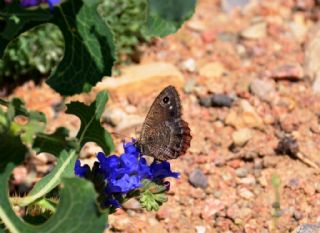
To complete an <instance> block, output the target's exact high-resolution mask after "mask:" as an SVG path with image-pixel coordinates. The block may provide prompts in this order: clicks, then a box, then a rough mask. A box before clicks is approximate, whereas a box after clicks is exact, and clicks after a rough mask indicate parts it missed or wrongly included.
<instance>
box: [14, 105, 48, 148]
mask: <svg viewBox="0 0 320 233" xmlns="http://www.w3.org/2000/svg"><path fill="white" fill-rule="evenodd" d="M40 116H43V119H42V121H39V117H40ZM45 121H46V120H45V117H44V114H43V113H39V112H34V111H31V112H30V114H29V119H28V123H27V124H25V125H20V124H18V123H16V122H12V123H11V129H14V130H13V131H14V132H15V134H16V135H20V136H21V139H22V141H23V142H24V143H25V144H28V145H30V144H32V141H33V138H34V137H35V135H36V134H37V133H40V132H42V131H43V130H44V129H45Z"/></svg>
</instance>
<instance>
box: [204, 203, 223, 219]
mask: <svg viewBox="0 0 320 233" xmlns="http://www.w3.org/2000/svg"><path fill="white" fill-rule="evenodd" d="M224 208H225V204H223V203H222V202H221V201H220V200H218V199H213V198H210V199H207V200H206V202H205V203H204V207H203V209H202V212H201V217H202V218H203V219H204V220H212V217H214V215H215V214H217V213H219V212H220V211H222V210H223V209H224Z"/></svg>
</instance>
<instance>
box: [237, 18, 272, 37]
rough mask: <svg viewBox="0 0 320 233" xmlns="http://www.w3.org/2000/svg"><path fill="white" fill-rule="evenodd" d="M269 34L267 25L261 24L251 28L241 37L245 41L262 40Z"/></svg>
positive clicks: (244, 31) (245, 30)
mask: <svg viewBox="0 0 320 233" xmlns="http://www.w3.org/2000/svg"><path fill="white" fill-rule="evenodd" d="M266 34H267V23H266V22H260V23H256V24H253V25H251V26H249V27H248V28H246V29H244V30H243V31H242V32H241V34H240V35H241V36H242V37H243V38H245V39H251V40H255V39H260V38H263V37H265V36H266Z"/></svg>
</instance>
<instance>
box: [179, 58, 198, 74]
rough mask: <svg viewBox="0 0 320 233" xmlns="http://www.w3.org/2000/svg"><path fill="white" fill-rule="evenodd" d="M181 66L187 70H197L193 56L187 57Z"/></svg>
mask: <svg viewBox="0 0 320 233" xmlns="http://www.w3.org/2000/svg"><path fill="white" fill-rule="evenodd" d="M181 67H182V69H183V70H186V71H188V72H195V71H196V70H197V65H196V62H195V60H194V59H193V58H189V59H187V60H185V61H183V62H182V63H181Z"/></svg>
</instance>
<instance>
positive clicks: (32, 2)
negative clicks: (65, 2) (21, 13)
mask: <svg viewBox="0 0 320 233" xmlns="http://www.w3.org/2000/svg"><path fill="white" fill-rule="evenodd" d="M60 1H61V0H21V1H20V4H21V6H23V7H31V6H38V5H40V4H41V3H48V5H49V7H50V9H51V10H52V9H53V7H54V6H55V5H57V4H59V3H60Z"/></svg>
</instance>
